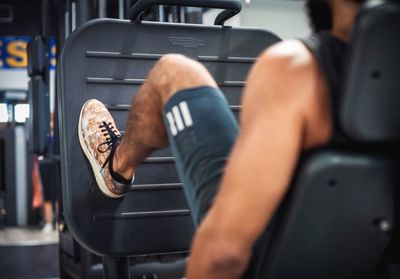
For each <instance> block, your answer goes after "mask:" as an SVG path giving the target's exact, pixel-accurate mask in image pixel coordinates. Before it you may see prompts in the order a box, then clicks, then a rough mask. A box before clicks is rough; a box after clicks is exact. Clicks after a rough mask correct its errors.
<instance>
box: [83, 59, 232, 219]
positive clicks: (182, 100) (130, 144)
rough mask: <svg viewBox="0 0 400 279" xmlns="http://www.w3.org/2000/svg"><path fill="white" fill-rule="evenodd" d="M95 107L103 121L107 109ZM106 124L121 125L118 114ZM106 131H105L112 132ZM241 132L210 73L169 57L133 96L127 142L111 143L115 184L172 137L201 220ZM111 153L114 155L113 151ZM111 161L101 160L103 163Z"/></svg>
mask: <svg viewBox="0 0 400 279" xmlns="http://www.w3.org/2000/svg"><path fill="white" fill-rule="evenodd" d="M91 110H95V111H97V114H96V115H95V117H97V118H96V121H95V122H96V123H102V121H101V120H100V121H99V119H98V116H99V115H102V116H104V115H105V112H104V114H103V113H99V112H98V111H99V109H89V108H86V109H85V107H84V108H83V110H82V111H83V115H86V114H85V111H89V112H90V111H91ZM102 110H104V109H102ZM88 115H90V113H88ZM105 117H106V118H107V117H108V118H110V117H111V116H105ZM81 118H84V119H85V117H82V116H81ZM81 122H83V123H85V122H88V121H81ZM89 122H91V121H89ZM92 122H93V121H92ZM104 122H112V125H111V126H110V127H112V126H115V124H114V123H113V121H112V118H111V120H107V121H104ZM98 126H104V125H98ZM82 127H86V126H85V125H82ZM106 130H107V129H106V128H104V129H103V131H105V132H106V134H107V133H108V132H109V131H108V132H107V131H106ZM108 130H112V128H110V129H108ZM92 133H95V131H92ZM87 134H89V133H87ZM236 134H237V123H236V121H235V119H234V117H233V115H232V112H231V111H230V110H229V108H228V106H227V102H226V100H225V98H224V97H223V95H222V93H221V92H220V91H219V89H218V88H217V85H216V83H215V81H214V80H213V78H212V77H211V75H210V74H209V73H208V71H207V70H206V69H205V68H204V67H203V66H202V65H201V64H199V63H198V62H196V61H193V60H191V59H188V58H186V57H184V56H181V55H166V56H164V57H163V58H162V59H160V61H159V62H158V63H157V64H156V65H155V67H154V68H153V70H152V71H151V72H150V74H149V76H148V79H147V81H146V82H145V83H144V85H143V86H142V87H141V88H140V90H139V92H138V94H137V95H136V96H135V98H134V99H133V102H132V109H131V111H130V113H129V118H128V121H127V126H126V132H125V135H124V136H123V137H122V140H121V142H120V143H119V144H116V145H115V146H116V147H115V148H113V147H110V149H111V156H110V157H111V158H110V159H111V160H110V162H111V163H112V165H111V169H112V170H111V173H113V174H114V178H117V179H116V180H117V183H115V179H114V181H113V182H114V183H113V186H112V187H115V184H117V185H118V180H119V182H121V181H122V182H124V183H127V182H129V180H131V178H132V176H133V175H134V172H135V170H136V168H137V167H138V166H139V164H140V163H141V162H142V161H143V160H144V159H145V158H146V157H147V156H148V155H149V154H150V153H151V152H152V151H154V150H156V149H159V148H163V147H166V146H167V145H168V138H169V142H170V145H171V149H172V151H173V155H174V157H175V158H176V164H177V169H178V172H179V175H180V177H181V179H182V180H183V182H184V185H185V186H184V189H185V193H186V196H187V198H188V202H189V205H190V207H191V209H192V213H193V215H194V217H195V219H196V222H200V220H201V218H202V217H203V215H204V214H205V212H206V211H207V209H208V207H209V206H210V204H211V202H212V199H213V197H214V195H215V192H216V191H217V188H218V185H219V180H220V178H221V175H222V173H223V169H224V166H225V162H226V159H227V156H228V154H229V151H230V149H231V146H232V145H233V142H234V140H235V137H236ZM89 141H91V139H88V142H89ZM95 141H97V142H98V143H102V142H103V141H105V139H100V140H99V139H98V138H96V139H95ZM81 145H82V141H81ZM82 146H83V145H82ZM94 147H95V146H94ZM83 149H85V148H84V147H83ZM92 149H94V148H92ZM85 153H87V152H85ZM105 153H106V155H108V154H107V153H108V151H107V152H105ZM88 157H89V156H88ZM101 157H102V156H101V154H99V158H100V159H101ZM89 161H91V160H90V158H89ZM107 162H108V161H106V160H105V159H101V160H100V163H101V164H102V165H104V164H107ZM91 163H92V162H91ZM92 167H93V163H92ZM105 174H106V175H107V172H105ZM115 176H118V177H115ZM104 180H107V177H104ZM110 181H111V180H110V179H108V180H107V181H106V184H107V183H109V182H110ZM98 182H99V181H98ZM124 183H122V184H124ZM112 187H111V188H112ZM100 188H101V187H100ZM116 188H117V189H116V190H117V191H115V192H113V193H112V194H115V195H109V196H112V197H119V196H122V195H123V192H124V191H125V190H121V191H118V187H116ZM101 189H102V188H101ZM111 190H115V188H114V189H111ZM103 192H104V191H103ZM106 194H107V193H106Z"/></svg>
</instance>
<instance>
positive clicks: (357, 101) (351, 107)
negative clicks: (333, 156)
mask: <svg viewBox="0 0 400 279" xmlns="http://www.w3.org/2000/svg"><path fill="white" fill-rule="evenodd" d="M399 32H400V3H395V2H392V1H371V2H369V3H368V4H367V5H365V7H364V8H363V10H362V11H361V13H360V14H359V17H358V20H357V22H356V24H355V26H354V29H353V35H352V38H351V42H350V56H349V57H350V59H349V64H348V68H347V71H348V73H347V80H346V82H345V84H344V88H343V89H344V90H343V102H342V109H341V112H340V118H341V122H342V126H343V129H344V131H345V132H346V134H347V135H348V136H349V137H350V138H352V139H354V140H357V141H362V142H390V141H398V140H400V109H399V96H400V78H399V73H400V52H399V50H400V35H399V34H400V33H399Z"/></svg>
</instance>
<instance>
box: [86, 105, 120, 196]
mask: <svg viewBox="0 0 400 279" xmlns="http://www.w3.org/2000/svg"><path fill="white" fill-rule="evenodd" d="M84 107H85V106H83V107H82V109H81V113H80V115H79V123H78V129H79V130H78V135H79V143H80V145H81V148H82V150H83V153H85V155H86V158H87V159H88V160H89V163H90V165H91V166H92V170H93V173H94V177H95V179H96V182H97V186H98V187H99V189H100V191H101V192H102V193H103V194H104V195H106V196H107V197H109V198H114V199H117V198H122V197H123V196H124V195H117V194H114V193H113V192H111V191H110V190H109V189H108V187H107V185H106V183H105V182H104V179H103V176H102V175H101V168H100V167H99V165H98V162H97V161H96V160H95V159H94V156H93V155H92V154H91V153H90V151H89V149H88V148H87V147H86V144H85V140H84V139H83V137H82V133H81V131H82V124H81V123H82V114H83V109H84Z"/></svg>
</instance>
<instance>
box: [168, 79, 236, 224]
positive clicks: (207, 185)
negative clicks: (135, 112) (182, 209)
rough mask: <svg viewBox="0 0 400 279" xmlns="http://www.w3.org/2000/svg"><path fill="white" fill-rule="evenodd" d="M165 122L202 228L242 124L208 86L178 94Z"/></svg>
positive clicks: (216, 90)
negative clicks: (239, 124) (202, 221)
mask: <svg viewBox="0 0 400 279" xmlns="http://www.w3.org/2000/svg"><path fill="white" fill-rule="evenodd" d="M164 120H165V125H166V127H167V130H168V134H169V142H170V147H171V150H172V153H173V156H174V157H175V163H176V168H177V171H178V174H179V176H180V179H181V181H182V183H183V184H184V192H185V195H186V199H187V201H188V204H189V207H190V210H191V212H192V216H193V219H194V222H195V224H196V225H198V224H199V223H200V222H201V220H202V218H203V217H204V215H205V214H206V213H207V211H208V209H209V208H210V206H211V205H212V202H213V199H214V197H215V194H216V192H217V190H218V187H219V184H220V181H221V177H222V174H223V173H224V169H225V165H226V162H227V159H228V156H229V153H230V151H231V149H232V146H233V144H234V142H235V140H236V137H237V134H238V124H237V121H236V119H235V117H234V115H233V113H232V111H231V110H230V109H229V106H228V102H227V101H226V99H225V96H224V95H223V94H222V92H221V91H220V90H219V89H217V88H213V87H206V86H204V87H197V88H192V89H187V90H183V91H180V92H178V93H177V94H175V95H174V96H173V97H172V98H171V99H170V100H169V101H168V102H167V104H166V105H165V107H164Z"/></svg>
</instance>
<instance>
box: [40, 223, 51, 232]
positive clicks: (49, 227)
mask: <svg viewBox="0 0 400 279" xmlns="http://www.w3.org/2000/svg"><path fill="white" fill-rule="evenodd" d="M52 231H53V225H52V224H51V223H46V224H45V225H44V226H43V228H42V233H51V232H52Z"/></svg>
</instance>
